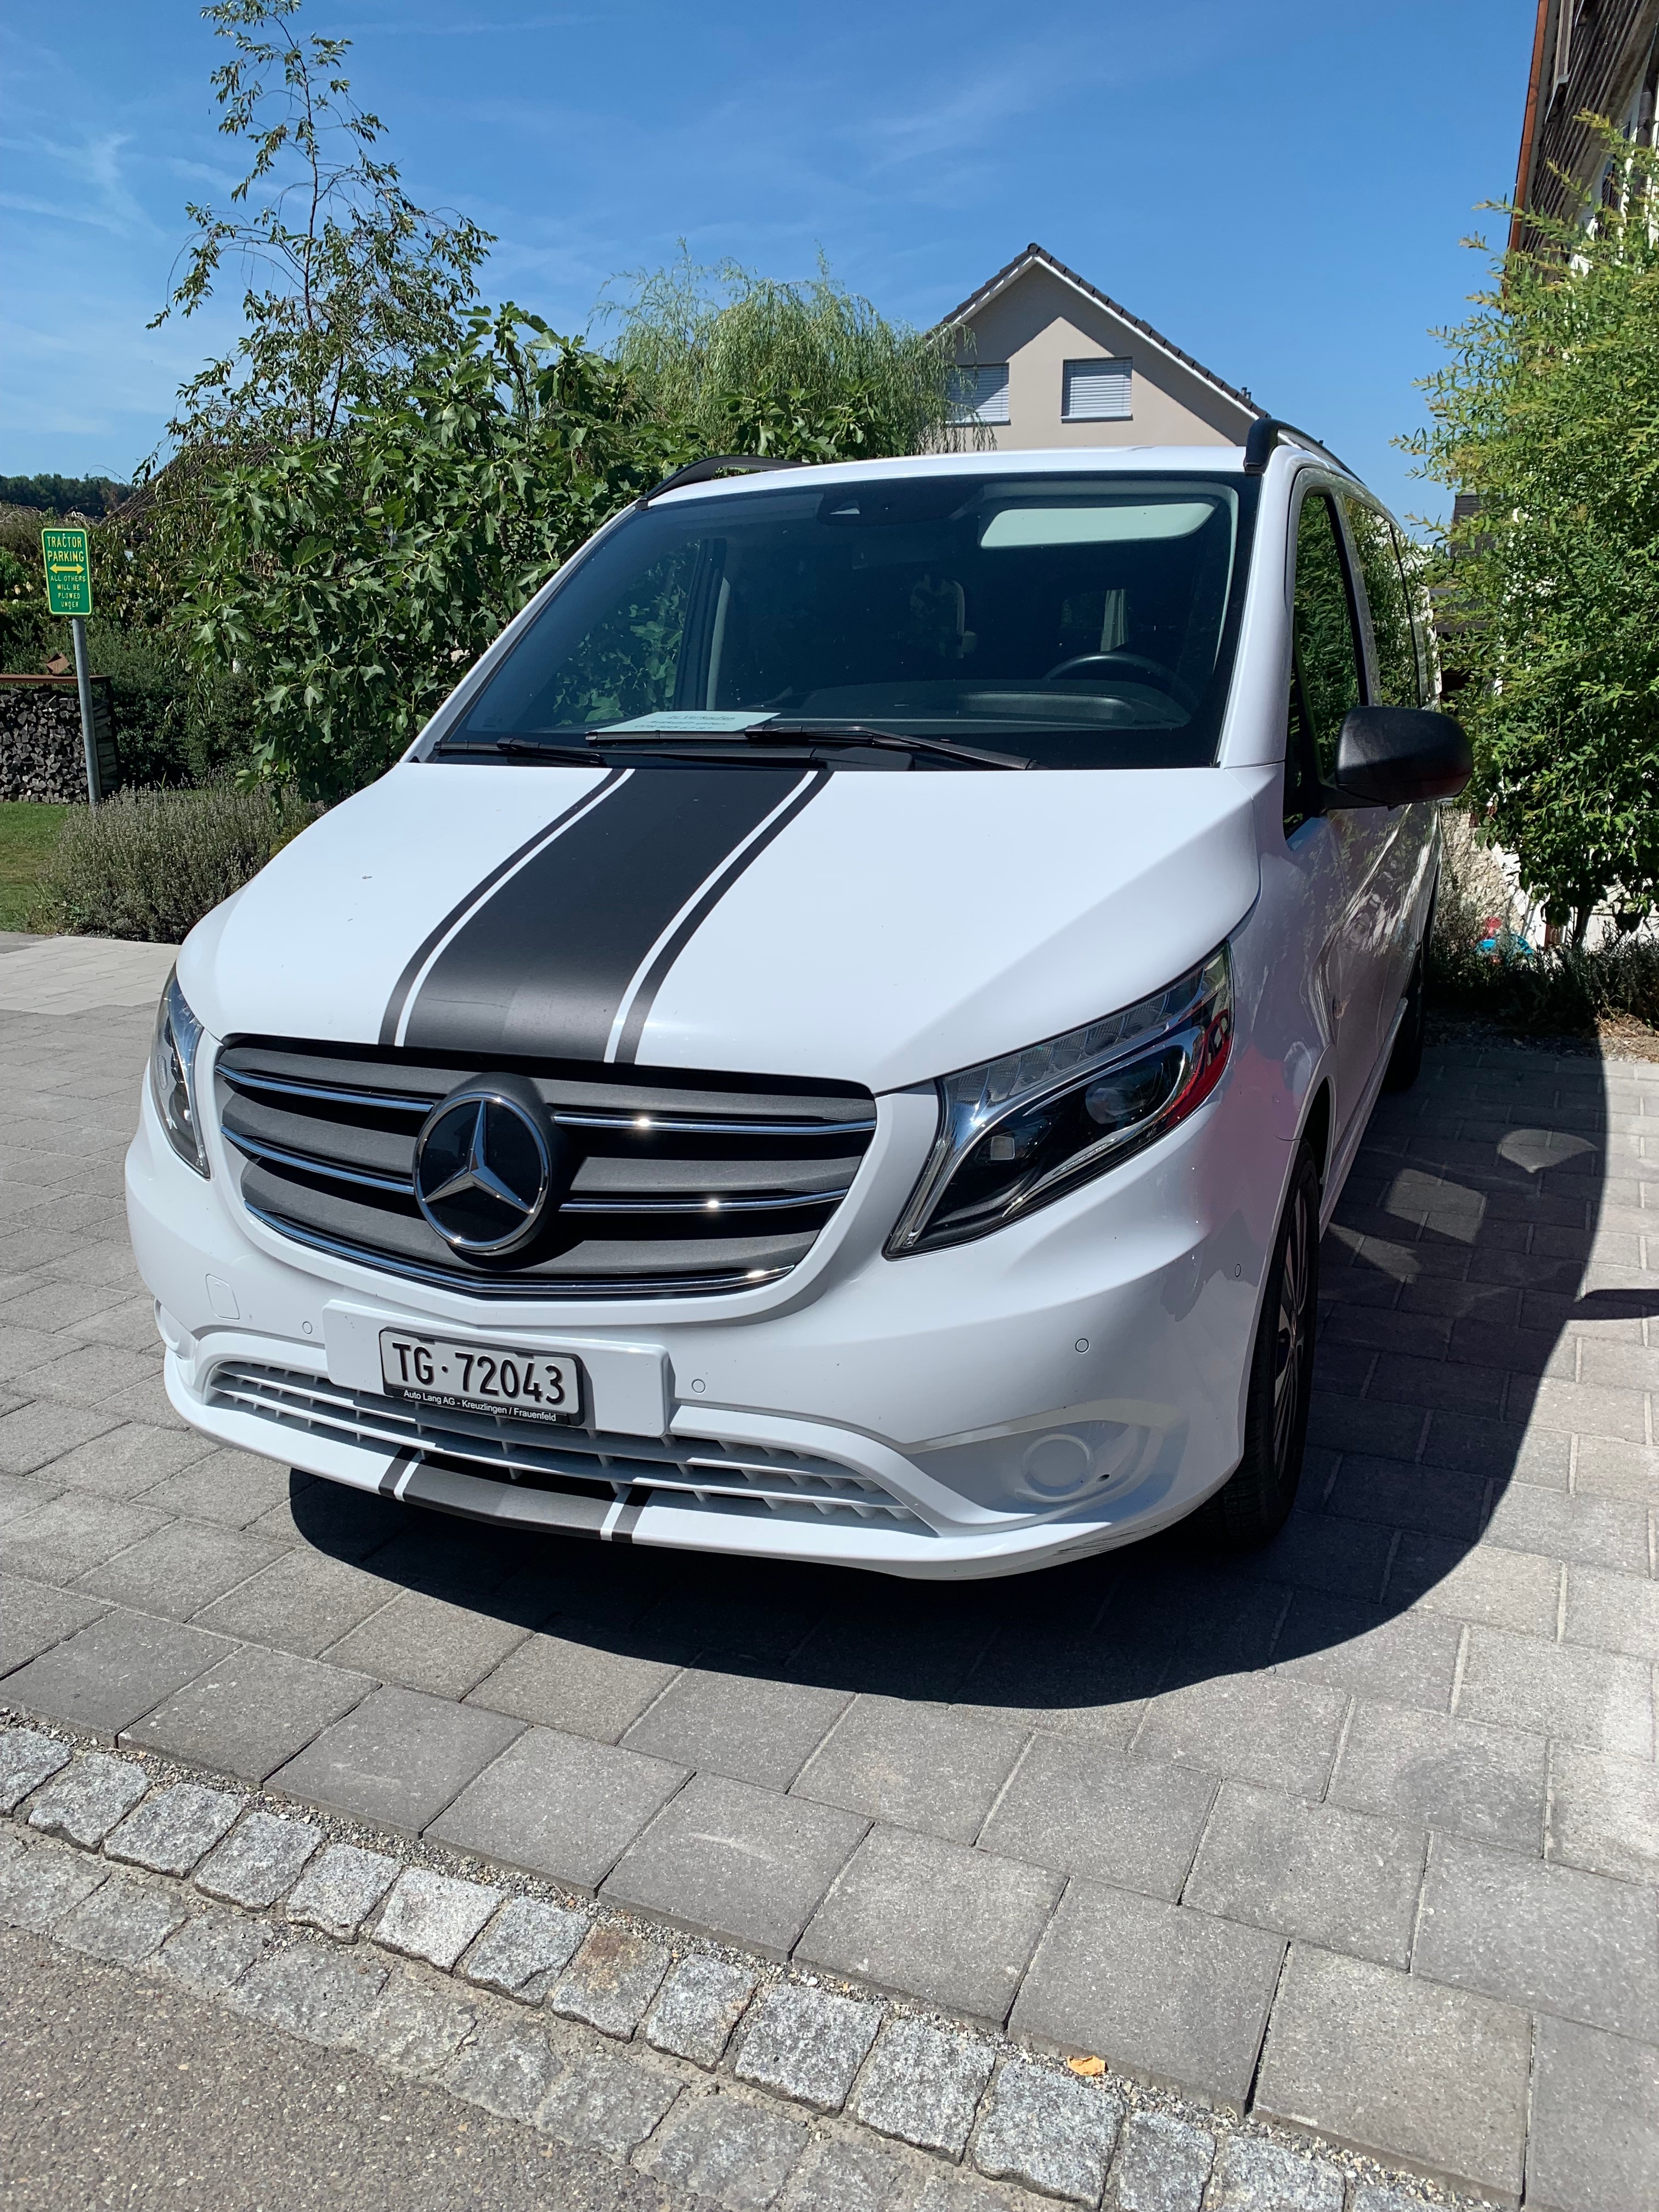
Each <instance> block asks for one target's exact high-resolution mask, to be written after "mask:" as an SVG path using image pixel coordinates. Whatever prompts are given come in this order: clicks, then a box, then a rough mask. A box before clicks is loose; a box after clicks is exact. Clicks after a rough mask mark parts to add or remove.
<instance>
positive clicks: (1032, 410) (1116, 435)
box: [961, 264, 1254, 452]
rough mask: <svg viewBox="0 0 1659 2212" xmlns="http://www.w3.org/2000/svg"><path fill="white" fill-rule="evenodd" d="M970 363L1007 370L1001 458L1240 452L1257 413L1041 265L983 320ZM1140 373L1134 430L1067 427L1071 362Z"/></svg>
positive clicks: (982, 314) (1123, 425)
mask: <svg viewBox="0 0 1659 2212" xmlns="http://www.w3.org/2000/svg"><path fill="white" fill-rule="evenodd" d="M972 329H973V333H974V339H975V345H974V348H973V349H972V350H971V351H969V349H968V348H966V347H965V346H964V347H963V349H962V355H961V357H962V359H963V361H964V362H967V361H977V362H983V363H985V364H987V366H988V365H990V364H992V363H994V362H1007V364H1008V415H1009V419H1008V421H1007V422H998V423H995V424H993V425H990V426H988V427H989V428H990V429H991V432H992V435H993V437H994V441H995V444H996V446H997V447H998V448H999V450H1000V451H1002V452H1020V451H1023V450H1025V449H1027V448H1030V447H1040V446H1087V447H1101V446H1237V445H1242V444H1243V441H1244V435H1245V432H1246V431H1247V430H1248V429H1249V425H1250V423H1251V422H1252V420H1253V419H1254V417H1253V416H1252V415H1251V413H1250V410H1249V409H1248V408H1246V407H1244V406H1243V405H1241V404H1240V403H1239V402H1238V401H1237V400H1236V399H1231V398H1228V396H1227V394H1226V393H1225V392H1220V391H1218V389H1217V388H1216V386H1214V385H1212V384H1211V383H1209V382H1207V381H1206V379H1205V378H1203V377H1202V376H1200V375H1197V374H1194V371H1193V370H1191V369H1190V368H1188V367H1187V366H1186V364H1185V363H1184V362H1181V361H1178V360H1176V358H1175V357H1174V356H1172V355H1171V354H1170V353H1168V352H1166V351H1165V350H1164V348H1163V347H1162V346H1160V345H1159V344H1158V342H1157V341H1156V340H1155V339H1153V338H1152V337H1148V336H1147V334H1146V331H1141V330H1137V329H1136V327H1135V325H1133V323H1132V322H1129V321H1127V319H1125V318H1124V317H1122V316H1121V315H1115V314H1113V313H1112V312H1111V311H1110V309H1109V308H1108V307H1104V306H1103V305H1102V304H1101V303H1099V302H1098V301H1094V300H1091V298H1090V297H1089V295H1087V293H1085V292H1082V291H1080V290H1079V289H1078V287H1077V286H1076V285H1074V284H1069V283H1066V280H1065V279H1064V278H1063V277H1061V276H1056V275H1055V274H1054V271H1053V270H1050V269H1045V268H1043V267H1042V265H1041V264H1037V265H1035V266H1033V267H1031V268H1029V269H1026V270H1024V271H1023V272H1022V273H1021V274H1020V275H1019V276H1017V277H1015V278H1014V279H1013V280H1012V282H1011V283H1009V284H1008V286H1007V287H1006V289H1005V290H1003V291H1001V292H1000V293H999V294H998V295H996V297H995V298H994V299H992V300H988V301H987V302H986V303H985V305H984V306H983V307H981V308H979V309H977V310H976V311H975V315H974V318H973V323H972ZM1125 356H1127V358H1128V360H1129V362H1130V363H1131V366H1132V369H1133V381H1132V383H1131V386H1130V392H1131V399H1130V404H1131V406H1132V407H1133V410H1134V411H1133V416H1131V417H1130V419H1129V420H1128V421H1127V422H1063V421H1062V420H1061V418H1060V409H1061V406H1062V404H1064V388H1065V365H1066V362H1068V361H1088V360H1097V359H1101V358H1103V357H1107V358H1112V359H1117V360H1121V359H1123V358H1124V357H1125Z"/></svg>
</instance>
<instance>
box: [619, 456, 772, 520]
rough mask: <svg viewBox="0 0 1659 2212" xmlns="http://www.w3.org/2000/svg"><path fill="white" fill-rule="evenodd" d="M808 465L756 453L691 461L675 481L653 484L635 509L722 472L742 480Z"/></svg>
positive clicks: (669, 479) (643, 494) (671, 478)
mask: <svg viewBox="0 0 1659 2212" xmlns="http://www.w3.org/2000/svg"><path fill="white" fill-rule="evenodd" d="M805 466H806V464H805V461H786V460H784V459H781V458H780V457H779V456H778V455H776V454H773V455H771V456H769V458H768V459H765V460H761V459H758V458H757V456H756V455H755V454H753V453H710V454H709V455H708V457H707V459H703V460H701V461H692V462H690V464H689V465H687V466H686V467H685V468H683V469H676V470H675V471H674V473H673V475H672V476H671V477H664V478H663V480H662V482H661V483H659V484H653V486H652V488H651V489H650V490H649V491H647V492H643V493H641V495H640V497H639V498H638V499H636V500H635V502H634V504H635V507H649V506H650V504H651V502H652V501H653V499H660V498H661V497H662V495H663V494H664V492H665V491H678V489H679V488H680V486H681V485H682V484H694V483H708V479H709V478H710V477H716V476H718V475H719V474H720V471H721V470H722V469H735V470H736V471H738V474H739V475H741V476H754V475H756V474H757V472H758V471H761V470H763V469H804V468H805Z"/></svg>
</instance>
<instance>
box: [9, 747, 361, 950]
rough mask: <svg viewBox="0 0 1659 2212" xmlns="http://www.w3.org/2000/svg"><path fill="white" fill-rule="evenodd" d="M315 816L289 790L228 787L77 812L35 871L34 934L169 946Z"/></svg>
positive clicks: (131, 798) (120, 798) (130, 798)
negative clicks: (44, 932) (36, 931)
mask: <svg viewBox="0 0 1659 2212" xmlns="http://www.w3.org/2000/svg"><path fill="white" fill-rule="evenodd" d="M321 811H322V810H321V809H320V808H319V807H317V806H314V805H308V804H307V802H306V801H304V800H303V799H300V798H298V797H297V796H296V795H295V793H293V792H292V791H290V790H287V789H283V788H280V787H272V786H266V787H264V788H262V789H260V790H258V791H237V790H235V789H234V788H233V787H231V786H229V785H228V784H214V785H210V787H208V788H207V789H206V790H204V791H133V792H126V791H124V792H118V793H117V794H116V795H115V797H114V798H112V799H106V801H105V802H104V804H103V805H101V806H100V807H99V808H98V810H97V811H96V812H95V813H88V811H86V810H85V809H84V808H81V807H76V810H75V811H74V812H73V813H72V814H70V817H69V818H68V820H67V821H66V822H65V823H64V829H63V834H62V836H61V837H60V838H59V840H58V848H57V850H56V851H55V852H54V853H53V854H52V858H51V860H49V861H48V862H47V864H46V867H45V869H44V870H43V871H42V872H41V877H40V900H39V904H38V907H37V909H36V912H35V915H34V916H33V922H34V926H35V927H37V928H40V929H44V930H48V931H53V932H58V933H65V934H70V935H80V936H88V937H133V938H142V939H148V940H149V942H151V943H153V944H158V945H172V944H176V943H177V942H178V941H179V939H180V938H182V937H184V936H185V933H187V932H188V931H189V930H191V928H193V927H194V926H195V925H196V923H197V922H198V921H200V920H201V918H202V916H203V915H204V914H206V913H208V912H209V911H210V908H213V907H216V906H217V905H218V904H219V902H220V901H221V900H222V899H227V898H228V897H229V896H230V895H231V893H232V892H233V891H235V890H240V889H241V887H242V885H243V884H246V883H247V882H249V881H250V880H251V879H252V878H253V877H254V876H256V875H258V872H259V871H260V869H261V868H263V867H264V865H265V862H266V861H267V860H270V857H271V855H272V854H274V853H276V851H277V850H278V849H279V848H281V847H282V846H283V845H285V844H287V843H288V842H289V839H290V838H292V837H295V836H298V835H299V833H300V831H301V829H304V828H305V826H306V824H307V823H308V822H311V821H313V820H314V819H315V818H316V817H317V815H318V814H319V813H320V812H321Z"/></svg>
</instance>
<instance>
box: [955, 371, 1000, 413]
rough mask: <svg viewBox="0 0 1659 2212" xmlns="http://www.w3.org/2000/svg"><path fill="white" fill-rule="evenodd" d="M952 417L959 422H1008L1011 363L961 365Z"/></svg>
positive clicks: (956, 381) (957, 376)
mask: <svg viewBox="0 0 1659 2212" xmlns="http://www.w3.org/2000/svg"><path fill="white" fill-rule="evenodd" d="M951 420H952V421H953V422H1006V421H1007V420H1008V364H1007V362H1006V361H1005V362H978V363H977V364H976V365H975V367H974V368H959V369H957V373H956V376H955V379H954V380H953V384H952V388H951Z"/></svg>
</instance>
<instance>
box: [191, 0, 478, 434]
mask: <svg viewBox="0 0 1659 2212" xmlns="http://www.w3.org/2000/svg"><path fill="white" fill-rule="evenodd" d="M300 4H301V0H216V5H214V6H211V7H208V8H204V9H203V10H202V13H203V15H204V17H205V18H206V19H207V21H209V22H210V23H211V24H212V25H213V27H214V29H215V31H216V33H217V34H218V35H219V36H220V37H221V38H223V39H225V40H228V41H229V43H230V45H231V46H232V48H233V49H234V52H233V56H232V58H231V59H230V60H228V61H227V62H225V63H223V64H222V65H221V66H220V67H219V68H218V69H216V70H214V72H213V75H212V79H211V82H212V85H213V89H214V94H215V96H216V100H217V101H218V104H219V106H220V108H221V110H222V114H221V118H220V123H219V128H220V130H221V131H222V132H223V133H224V135H225V136H226V137H230V138H235V139H240V140H242V141H244V142H245V143H246V145H247V147H248V149H249V150H250V152H251V155H252V166H251V167H250V168H249V170H248V173H247V174H246V176H245V177H244V178H243V179H242V180H241V182H240V184H239V185H235V186H234V189H233V191H232V192H231V195H230V204H229V206H228V208H223V209H219V210H215V209H214V208H211V207H208V206H200V205H196V204H191V205H190V206H189V207H188V208H187V210H186V212H187V213H188V215H189V216H190V220H191V222H192V223H193V224H194V225H195V226H196V236H195V238H194V240H193V241H192V242H191V245H190V246H188V247H187V249H186V250H185V268H184V274H183V276H181V277H180V278H179V282H178V283H176V284H175V285H174V287H173V291H172V293H171V294H170V295H169V297H168V300H167V305H166V306H165V307H163V308H162V310H161V313H160V314H159V315H158V316H156V318H155V323H152V325H150V327H151V328H152V329H154V328H155V324H157V323H162V322H165V321H166V320H167V317H168V316H169V315H171V314H173V313H178V314H180V315H184V316H189V315H191V314H194V313H196V311H197V309H198V308H199V307H202V306H203V305H204V303H205V302H206V301H208V300H209V299H210V298H211V297H212V295H213V292H214V288H215V285H216V282H217V280H218V278H219V276H220V273H221V270H222V267H223V265H224V263H225V260H226V258H227V256H229V257H231V258H234V259H236V260H238V261H240V264H242V266H243V268H244V270H245V271H246V275H247V277H248V280H249V281H248V286H247V289H246V291H245V293H244V294H243V297H242V313H243V316H244V319H245V322H246V329H245V331H244V332H243V334H242V336H241V337H240V338H239V339H238V340H237V343H236V345H235V347H234V349H233V350H232V352H230V353H229V354H227V355H225V356H222V358H220V359H218V360H215V361H210V362H208V364H207V365H206V367H205V368H203V369H202V370H200V371H199V373H198V374H197V375H195V376H193V377H191V380H189V382H188V383H186V384H185V386H183V388H182V389H181V390H180V392H179V412H178V414H177V416H175V417H174V419H173V422H170V423H169V424H168V426H167V428H168V434H169V435H170V436H171V437H172V438H173V440H174V441H176V442H177V443H179V445H180V446H191V445H203V444H205V445H207V446H210V447H225V446H229V447H240V448H245V447H247V446H249V445H250V444H252V446H254V447H256V448H261V449H268V448H269V447H272V446H275V445H278V444H282V443H284V442H287V441H290V440H293V439H314V438H319V437H328V436H331V435H334V433H335V432H337V430H338V429H339V428H340V427H341V425H342V423H343V422H344V421H345V419H346V418H347V417H348V416H349V414H350V413H351V411H352V410H353V409H354V408H356V407H358V406H361V405H364V404H370V403H372V402H375V401H379V400H383V399H384V398H386V396H387V395H388V394H389V393H391V392H393V391H395V389H396V388H397V386H398V384H399V383H400V382H401V380H403V378H404V374H406V372H407V370H408V368H409V366H410V363H411V362H412V361H414V360H415V359H416V358H418V357H419V356H422V355H423V354H426V353H428V352H429V351H430V350H432V349H434V348H435V347H441V346H443V345H445V344H447V343H449V342H450V341H451V340H452V339H453V336H454V334H455V331H456V329H457V327H458V318H459V317H460V316H461V315H463V314H464V313H465V311H466V309H467V308H469V307H471V305H472V304H473V302H474V301H475V300H476V298H477V288H476V285H475V283H474V276H475V272H476V271H477V268H478V265H479V264H480V263H481V262H482V261H483V258H484V257H485V254H486V253H487V252H488V250H489V246H490V244H491V243H492V240H491V239H490V236H489V233H488V232H486V231H483V230H481V229H480V228H478V226H477V224H476V223H473V222H468V221H466V220H465V219H464V218H463V219H457V220H455V221H453V222H451V221H448V220H446V219H445V218H444V217H442V216H439V215H435V214H433V213H431V212H429V211H428V210H426V209H423V208H420V207H416V205H415V204H414V202H413V201H412V200H410V197H408V195H407V194H406V193H405V191H404V188H403V185H402V182H401V180H400V179H399V176H398V169H397V167H396V166H395V164H393V163H392V162H391V161H385V160H382V159H380V157H379V155H377V154H376V152H375V151H374V149H375V148H376V146H377V144H378V143H379V141H380V137H381V135H382V133H383V131H384V129H385V125H383V124H382V123H381V122H380V118H379V117H378V116H374V115H371V114H368V112H365V111H364V110H363V109H362V108H360V107H358V106H356V103H355V102H354V100H352V97H351V83H350V80H349V78H348V77H346V76H343V74H342V64H343V61H344V59H345V57H346V54H347V53H348V52H349V48H350V43H351V42H350V40H348V39H330V38H324V37H320V36H318V35H315V34H313V35H312V36H310V37H306V36H303V35H302V34H301V33H300V32H299V31H298V30H297V29H296V27H295V15H296V14H297V13H298V10H299V8H300Z"/></svg>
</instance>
